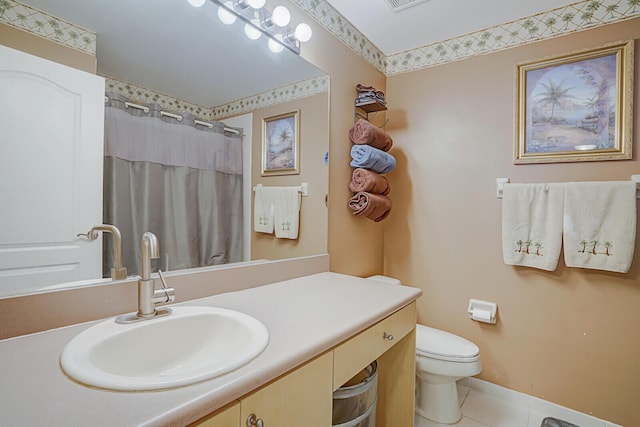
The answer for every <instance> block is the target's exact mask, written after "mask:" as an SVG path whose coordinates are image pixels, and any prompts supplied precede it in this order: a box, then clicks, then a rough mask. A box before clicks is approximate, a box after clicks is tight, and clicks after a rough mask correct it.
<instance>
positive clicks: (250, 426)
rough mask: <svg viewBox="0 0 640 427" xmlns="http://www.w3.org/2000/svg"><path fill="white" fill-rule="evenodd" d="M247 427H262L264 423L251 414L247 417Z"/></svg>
mask: <svg viewBox="0 0 640 427" xmlns="http://www.w3.org/2000/svg"><path fill="white" fill-rule="evenodd" d="M247 427H264V422H263V421H262V418H258V417H256V414H251V415H249V416H248V417H247Z"/></svg>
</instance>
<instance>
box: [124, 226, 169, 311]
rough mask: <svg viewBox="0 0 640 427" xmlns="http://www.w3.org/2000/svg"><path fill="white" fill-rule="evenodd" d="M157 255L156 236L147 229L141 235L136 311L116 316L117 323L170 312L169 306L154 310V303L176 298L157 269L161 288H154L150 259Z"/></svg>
mask: <svg viewBox="0 0 640 427" xmlns="http://www.w3.org/2000/svg"><path fill="white" fill-rule="evenodd" d="M159 257H160V244H159V243H158V238H157V237H156V235H155V234H153V233H151V232H149V231H147V232H146V233H144V234H143V235H142V272H141V275H140V280H138V312H137V313H131V314H124V315H122V316H118V317H117V318H116V322H117V323H132V322H137V321H140V320H147V319H153V318H156V317H159V316H167V315H169V314H171V309H170V308H159V309H157V310H156V304H159V303H163V302H171V301H174V300H175V298H176V292H175V290H174V289H173V288H167V282H166V281H165V280H164V276H163V274H162V271H160V270H158V275H159V276H160V281H161V282H162V289H155V284H154V279H152V278H151V260H152V259H156V258H159Z"/></svg>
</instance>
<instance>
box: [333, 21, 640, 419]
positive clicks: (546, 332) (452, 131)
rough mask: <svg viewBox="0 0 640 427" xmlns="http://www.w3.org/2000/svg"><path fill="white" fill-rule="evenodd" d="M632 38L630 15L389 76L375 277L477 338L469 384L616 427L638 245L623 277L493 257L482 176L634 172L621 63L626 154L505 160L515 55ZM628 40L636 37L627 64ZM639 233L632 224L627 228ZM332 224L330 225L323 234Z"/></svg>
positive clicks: (496, 238)
mask: <svg viewBox="0 0 640 427" xmlns="http://www.w3.org/2000/svg"><path fill="white" fill-rule="evenodd" d="M639 37H640V19H637V18H636V19H634V20H631V21H627V22H624V23H619V24H614V25H609V26H605V27H601V28H598V29H594V30H589V31H584V32H579V33H576V34H573V35H569V36H565V37H560V38H556V39H552V40H548V41H543V42H539V43H534V44H530V45H527V46H523V47H519V48H515V49H510V50H506V51H503V52H498V53H494V54H490V55H486V56H478V57H475V58H471V59H468V60H465V61H460V62H454V63H451V64H448V65H442V66H438V67H434V68H430V69H425V70H421V71H416V72H412V73H407V74H402V75H398V76H393V77H389V78H388V80H387V92H388V93H387V97H388V102H389V104H390V112H389V117H390V124H389V132H390V133H391V135H392V136H393V137H394V143H395V145H394V148H393V149H392V151H391V153H392V154H394V155H395V156H396V158H397V160H398V167H397V169H396V171H395V172H393V173H391V174H390V175H389V178H390V180H391V185H392V187H393V190H392V192H391V196H392V197H393V201H394V211H393V212H392V214H391V216H390V218H389V220H388V221H386V224H385V230H384V245H385V246H384V272H385V274H387V275H390V276H395V277H398V278H399V279H401V280H402V281H403V282H404V283H406V284H408V285H412V286H417V287H420V288H421V289H422V290H423V291H424V294H423V297H422V298H421V299H419V300H418V318H419V321H420V322H421V323H425V324H428V325H432V326H434V327H437V328H441V329H444V330H447V331H450V332H453V333H456V334H459V335H461V336H463V337H465V338H468V339H470V340H472V341H473V342H475V343H477V344H478V346H479V347H480V351H481V356H482V360H483V364H484V369H483V371H482V373H481V374H480V378H482V379H485V380H487V381H490V382H493V383H496V384H499V385H502V386H506V387H508V388H511V389H514V390H517V391H521V392H524V393H528V394H531V395H534V396H537V397H541V398H544V399H546V400H549V401H552V402H555V403H558V404H561V405H564V406H568V407H570V408H573V409H575V410H578V411H581V412H584V413H587V414H593V415H594V416H596V417H600V418H604V419H607V420H610V421H613V422H616V423H619V424H623V425H625V426H638V425H640V412H639V411H638V410H637V404H638V402H640V317H639V316H638V314H637V310H638V307H640V248H639V247H638V246H636V249H635V251H636V252H635V254H636V255H635V259H634V261H633V266H632V269H631V271H630V272H629V273H628V274H616V273H607V272H601V271H595V270H581V269H574V268H566V267H565V266H564V264H563V262H562V261H561V262H560V264H559V267H558V269H557V270H556V271H555V272H552V273H549V272H544V271H542V270H536V269H529V268H521V267H516V268H514V267H512V266H507V265H505V264H503V262H502V252H501V251H502V249H501V208H502V201H501V200H500V199H497V198H496V196H495V186H496V184H495V180H496V178H498V177H509V178H511V182H523V183H524V182H561V181H587V180H629V179H630V175H632V174H637V173H640V161H639V160H638V150H640V148H639V147H638V144H637V141H638V136H639V135H640V121H639V120H638V118H639V117H640V108H638V106H640V90H639V88H638V81H639V80H640V79H639V78H638V75H639V74H638V70H640V65H638V63H637V60H636V71H635V77H636V78H635V80H636V84H635V106H636V108H635V111H634V141H636V142H635V146H634V159H633V160H630V161H610V162H587V163H573V164H567V163H565V164H549V165H517V166H516V165H513V162H512V152H513V114H514V112H513V105H514V74H515V71H514V70H515V65H516V63H518V62H521V61H525V60H529V59H536V58H541V57H545V56H549V55H556V54H562V53H567V52H571V51H573V50H577V49H582V48H588V47H594V46H598V45H601V44H605V43H609V42H613V41H617V40H623V39H638V38H639ZM639 47H640V42H639V41H638V40H636V51H635V53H636V58H638V56H639V55H638V48H639ZM638 230H639V231H640V224H639V227H638ZM332 232H333V230H332ZM469 298H479V299H485V300H490V301H495V302H497V303H498V306H499V317H498V324H497V325H495V326H492V325H487V324H479V323H477V322H473V321H471V320H470V319H469V318H468V316H467V313H466V308H467V304H468V301H469Z"/></svg>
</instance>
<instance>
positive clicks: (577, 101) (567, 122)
mask: <svg viewBox="0 0 640 427" xmlns="http://www.w3.org/2000/svg"><path fill="white" fill-rule="evenodd" d="M516 74H517V75H516V119H515V121H516V123H515V132H516V135H515V148H514V157H515V158H514V163H516V164H521V163H552V162H579V161H602V160H625V159H631V146H632V126H633V117H632V110H633V40H630V41H622V42H618V43H612V44H609V45H606V46H601V47H598V48H593V49H587V50H582V51H579V52H574V53H571V54H568V55H562V56H557V57H552V58H546V59H543V60H537V61H529V62H526V63H522V64H518V66H517V73H516Z"/></svg>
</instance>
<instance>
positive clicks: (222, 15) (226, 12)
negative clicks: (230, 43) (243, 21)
mask: <svg viewBox="0 0 640 427" xmlns="http://www.w3.org/2000/svg"><path fill="white" fill-rule="evenodd" d="M224 4H225V6H226V7H222V6H219V7H218V19H220V22H222V23H223V24H225V25H231V24H233V23H234V22H236V20H237V19H238V17H237V16H236V14H235V13H233V12H231V11H230V10H232V9H233V3H232V2H230V1H226V2H225V3H224Z"/></svg>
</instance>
